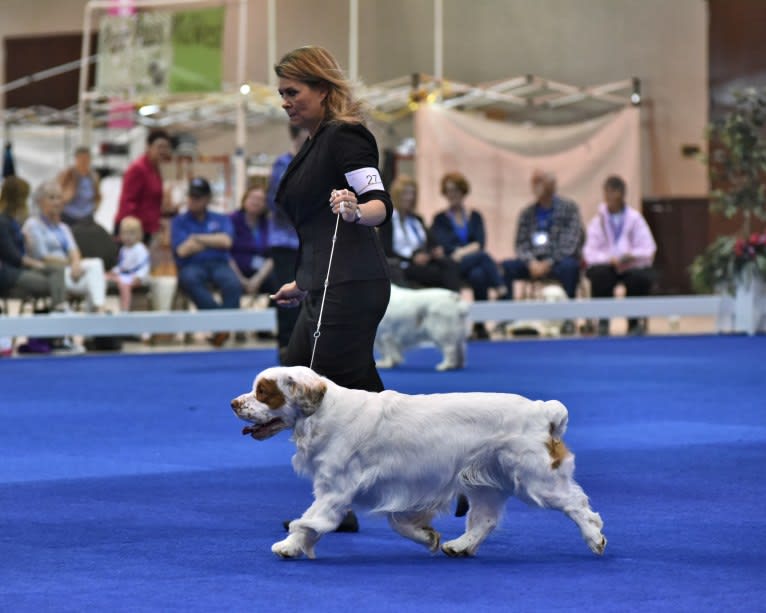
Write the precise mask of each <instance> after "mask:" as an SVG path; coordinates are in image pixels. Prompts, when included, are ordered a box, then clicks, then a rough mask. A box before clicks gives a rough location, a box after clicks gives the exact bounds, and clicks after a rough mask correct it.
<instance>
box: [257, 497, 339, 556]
mask: <svg viewBox="0 0 766 613" xmlns="http://www.w3.org/2000/svg"><path fill="white" fill-rule="evenodd" d="M348 505H349V503H348V501H347V500H345V497H344V498H343V499H340V498H338V499H329V498H327V497H325V498H318V499H317V500H315V501H314V503H313V504H312V505H311V506H310V507H309V508H308V509H306V511H305V512H304V513H303V515H302V516H301V517H300V518H298V519H295V520H293V521H291V522H290V534H289V535H288V536H287V538H286V539H283V540H281V541H279V542H277V543H274V544H273V545H272V546H271V551H272V552H273V553H275V554H276V555H278V556H279V557H281V558H299V557H300V556H301V555H302V554H306V556H307V557H309V558H311V559H313V558H315V557H316V556H315V554H314V546H315V545H316V544H317V542H318V541H319V539H320V538H322V535H323V534H326V533H328V532H332V531H333V530H335V528H337V527H338V525H339V524H340V522H341V520H342V519H343V517H344V515H345V514H346V511H347V509H348Z"/></svg>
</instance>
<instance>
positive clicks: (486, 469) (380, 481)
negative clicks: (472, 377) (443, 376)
mask: <svg viewBox="0 0 766 613" xmlns="http://www.w3.org/2000/svg"><path fill="white" fill-rule="evenodd" d="M259 385H261V387H259ZM264 385H267V386H268V387H270V388H272V389H276V390H278V392H277V395H278V396H279V402H282V397H283V399H284V401H283V404H281V406H279V407H277V408H270V407H269V406H267V405H266V404H264V403H262V402H260V401H259V400H258V399H257V398H256V392H255V390H256V389H263V386H264ZM253 390H254V391H252V392H248V393H246V394H242V395H241V396H238V397H237V398H235V399H234V400H233V401H232V408H233V409H234V411H235V413H236V414H237V415H238V416H239V417H240V418H241V419H243V420H245V421H248V422H251V423H252V424H254V425H255V427H256V428H260V427H261V426H263V425H264V424H268V426H265V427H263V428H262V429H261V430H260V431H258V436H257V438H259V439H264V438H268V437H269V436H273V435H274V434H276V433H277V432H279V431H280V430H283V429H286V428H292V430H293V440H294V442H295V445H296V447H297V453H296V454H295V456H294V457H293V467H294V468H295V470H296V471H297V472H298V473H300V474H302V475H305V476H307V477H309V478H311V479H312V480H313V484H314V498H315V500H314V503H313V504H312V505H311V506H310V507H309V508H308V509H307V510H306V512H305V513H304V514H303V516H302V517H301V518H300V519H296V520H294V521H293V522H291V524H290V534H289V536H288V537H287V538H286V539H284V540H282V541H279V542H278V543H275V544H274V545H273V547H272V551H273V552H274V553H276V554H278V555H279V556H281V557H284V558H294V557H299V556H300V555H301V554H306V555H307V556H309V557H314V546H315V544H316V543H317V541H318V540H319V538H320V537H321V536H322V535H323V534H325V533H327V532H330V531H332V530H334V529H335V528H336V527H337V526H338V524H339V523H340V521H341V519H342V518H343V516H344V514H345V512H346V511H347V509H348V508H349V506H350V505H352V504H353V505H355V506H360V507H366V508H368V509H371V510H372V511H373V512H376V513H383V514H386V515H387V516H388V519H389V522H390V524H391V526H392V527H393V528H394V529H395V530H396V531H397V532H398V533H399V534H401V535H403V536H405V537H407V538H409V539H411V540H413V541H415V542H418V543H421V544H423V545H426V546H427V547H428V548H429V549H431V550H432V551H435V550H436V549H438V547H439V545H440V536H439V534H438V533H437V532H436V531H435V530H434V529H433V528H432V527H431V521H432V519H433V518H434V516H435V515H436V514H437V513H440V512H444V511H446V510H448V508H449V506H450V503H451V501H453V500H454V499H455V497H456V496H457V495H458V494H461V493H463V494H465V495H466V496H467V497H468V500H469V502H470V511H469V513H468V517H467V520H466V530H465V533H464V534H463V535H462V536H460V537H458V538H456V539H454V540H451V541H448V542H445V543H443V544H442V545H441V548H442V550H443V551H444V552H445V553H447V554H448V555H451V556H466V555H473V554H474V553H475V552H476V550H477V549H478V547H479V545H480V544H481V543H482V542H483V541H484V539H485V538H486V537H487V536H488V535H489V533H490V532H491V531H492V530H493V529H494V528H495V526H496V525H497V523H498V521H499V519H500V517H501V514H502V511H503V509H504V507H505V503H506V500H507V498H508V497H509V496H517V497H518V498H520V499H522V500H524V501H526V502H527V503H530V504H533V505H537V506H541V507H549V508H552V509H558V510H560V511H563V512H564V513H565V514H566V515H568V516H569V517H570V518H571V519H572V520H573V521H574V522H575V523H576V524H577V525H578V526H579V528H580V531H581V533H582V536H583V538H584V539H585V542H586V543H587V544H588V546H589V547H590V548H591V549H592V550H593V551H594V552H595V553H599V554H600V553H602V552H603V550H604V547H605V545H606V539H605V538H604V536H603V535H602V533H601V528H602V526H603V523H602V521H601V518H600V517H599V515H598V514H597V513H594V512H593V511H592V510H591V509H590V506H589V503H588V497H587V496H586V495H585V493H584V492H583V490H582V489H581V488H580V486H579V485H578V484H577V483H576V482H575V481H574V480H573V476H572V475H573V472H574V456H573V455H572V454H571V453H569V452H566V453H565V454H564V456H565V457H564V458H563V460H562V461H561V462H560V464H558V466H557V467H555V468H554V463H553V462H552V455H551V453H550V451H549V447H548V446H547V445H549V444H550V442H551V441H559V439H560V438H561V436H562V435H563V434H564V431H565V429H566V425H567V411H566V408H565V407H564V405H563V404H561V403H560V402H558V401H556V400H550V401H547V402H543V401H539V400H535V401H533V400H529V399H527V398H524V397H522V396H518V395H515V394H498V393H452V394H433V395H417V396H410V395H405V394H400V393H398V392H395V391H390V390H388V391H384V392H381V393H373V392H366V391H360V390H351V389H347V388H343V387H340V386H338V385H336V384H334V383H333V382H331V381H330V380H329V379H326V378H324V377H320V376H319V375H317V374H316V373H314V372H313V371H312V370H310V369H308V368H304V367H299V366H296V367H276V368H269V369H267V370H265V371H263V372H261V373H260V374H259V375H258V376H257V378H256V380H255V382H254V384H253ZM261 397H262V396H261ZM253 436H254V437H256V434H253Z"/></svg>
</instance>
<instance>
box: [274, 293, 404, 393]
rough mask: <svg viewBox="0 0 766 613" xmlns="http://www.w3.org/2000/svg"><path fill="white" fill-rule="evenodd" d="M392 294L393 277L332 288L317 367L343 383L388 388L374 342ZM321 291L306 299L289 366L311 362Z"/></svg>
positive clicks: (290, 347)
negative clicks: (384, 384) (374, 354)
mask: <svg viewBox="0 0 766 613" xmlns="http://www.w3.org/2000/svg"><path fill="white" fill-rule="evenodd" d="M390 295H391V283H390V281H389V280H388V279H376V280H373V281H351V282H348V283H340V284H338V285H331V286H329V287H328V288H327V297H326V299H325V304H324V311H323V312H322V326H321V328H320V336H319V340H318V341H317V347H316V354H315V357H314V370H315V371H316V372H317V373H319V374H320V375H323V376H325V377H327V378H328V379H330V380H331V381H333V382H334V383H337V384H338V385H342V386H343V387H349V388H352V389H361V390H368V391H370V392H380V391H383V389H384V387H383V381H381V379H380V375H379V374H378V370H377V369H376V368H375V357H374V356H373V345H374V343H375V334H376V333H377V331H378V324H379V323H380V320H381V319H383V315H384V314H385V312H386V307H387V306H388V299H389V297H390ZM321 303H322V290H316V291H312V292H310V293H309V294H308V296H306V298H305V299H304V300H303V303H302V305H301V308H300V314H299V315H298V321H297V322H296V324H295V328H294V329H293V334H292V336H291V337H290V344H289V345H288V347H287V357H286V360H285V365H286V366H309V365H310V364H311V351H312V348H313V346H314V331H315V330H316V325H317V319H318V318H319V309H320V307H321Z"/></svg>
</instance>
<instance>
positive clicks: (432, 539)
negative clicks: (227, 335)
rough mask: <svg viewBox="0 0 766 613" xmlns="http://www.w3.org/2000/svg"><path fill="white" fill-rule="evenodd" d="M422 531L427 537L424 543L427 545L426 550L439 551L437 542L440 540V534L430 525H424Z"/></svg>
mask: <svg viewBox="0 0 766 613" xmlns="http://www.w3.org/2000/svg"><path fill="white" fill-rule="evenodd" d="M423 532H425V533H426V537H427V538H428V542H427V543H426V547H428V550H429V551H430V552H431V553H436V552H437V551H439V544H440V543H441V540H442V535H441V534H439V533H438V532H437V531H436V530H434V529H433V528H431V527H430V526H426V527H425V528H423Z"/></svg>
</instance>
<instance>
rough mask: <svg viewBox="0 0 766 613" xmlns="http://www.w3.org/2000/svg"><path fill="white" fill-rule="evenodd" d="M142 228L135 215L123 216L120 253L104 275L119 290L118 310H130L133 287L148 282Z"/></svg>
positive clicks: (147, 252)
mask: <svg viewBox="0 0 766 613" xmlns="http://www.w3.org/2000/svg"><path fill="white" fill-rule="evenodd" d="M142 237H143V230H142V229H141V221H140V220H139V219H138V218H137V217H125V218H123V219H122V220H121V221H120V242H121V243H122V247H120V254H119V258H118V260H117V266H115V267H114V268H112V270H110V271H109V272H108V273H107V275H106V277H107V279H108V280H109V281H112V282H114V283H116V284H117V287H118V289H119V291H120V310H121V311H130V302H131V298H132V293H133V288H135V287H141V286H143V285H146V284H147V283H148V282H149V271H150V265H151V261H150V258H149V250H148V249H147V248H146V245H144V243H142V242H141V238H142Z"/></svg>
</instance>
